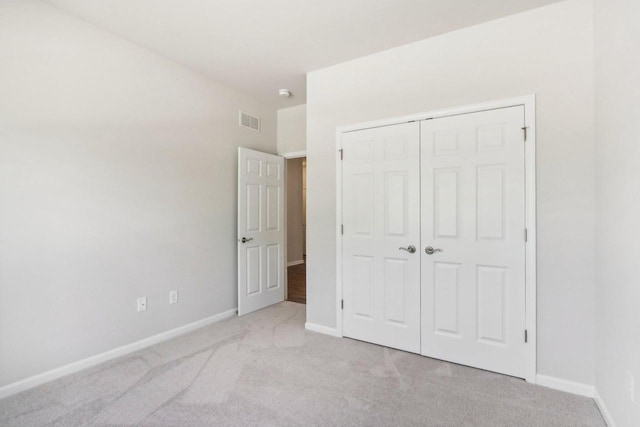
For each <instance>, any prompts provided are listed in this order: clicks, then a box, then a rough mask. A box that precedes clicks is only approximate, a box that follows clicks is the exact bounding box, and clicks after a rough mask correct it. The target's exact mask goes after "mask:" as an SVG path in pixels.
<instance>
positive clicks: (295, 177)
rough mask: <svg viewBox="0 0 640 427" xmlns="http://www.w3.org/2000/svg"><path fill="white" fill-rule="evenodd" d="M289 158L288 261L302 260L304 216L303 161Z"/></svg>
mask: <svg viewBox="0 0 640 427" xmlns="http://www.w3.org/2000/svg"><path fill="white" fill-rule="evenodd" d="M303 161H304V158H297V159H287V262H294V261H302V260H303V258H302V254H303V251H304V247H303V246H304V218H303V206H302V203H303V198H302V162H303Z"/></svg>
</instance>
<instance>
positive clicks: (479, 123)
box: [421, 106, 526, 377]
mask: <svg viewBox="0 0 640 427" xmlns="http://www.w3.org/2000/svg"><path fill="white" fill-rule="evenodd" d="M523 123H524V107H522V106H519V107H511V108H504V109H497V110H491V111H485V112H479V113H472V114H464V115H459V116H452V117H447V118H439V119H433V120H426V121H423V122H422V123H421V153H422V154H421V159H422V162H421V168H422V185H421V191H422V248H421V256H422V354H423V355H425V356H430V357H435V358H438V359H444V360H448V361H451V362H455V363H460V364H464V365H469V366H474V367H478V368H481V369H486V370H490V371H495V372H500V373H504V374H508V375H513V376H517V377H525V368H526V364H525V362H526V357H525V345H526V344H525V341H524V340H525V192H524V189H525V171H524V160H525V156H524V134H523V131H522V127H523V126H524V124H523ZM427 247H432V248H434V250H435V251H436V252H434V253H433V254H427V253H426V252H425V249H426V248H427Z"/></svg>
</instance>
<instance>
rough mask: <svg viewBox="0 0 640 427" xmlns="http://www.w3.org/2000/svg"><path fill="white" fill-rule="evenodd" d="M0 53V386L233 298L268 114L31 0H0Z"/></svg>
mask: <svg viewBox="0 0 640 427" xmlns="http://www.w3.org/2000/svg"><path fill="white" fill-rule="evenodd" d="M0 56H1V57H2V66H1V67H0V206H1V208H0V242H1V243H0V386H2V385H6V384H8V383H12V382H14V381H17V380H20V379H23V378H25V377H29V376H32V375H34V374H38V373H41V372H43V371H47V370H50V369H52V368H55V367H58V366H61V365H64V364H67V363H70V362H74V361H77V360H79V359H83V358H86V357H88V356H92V355H95V354H97V353H101V352H104V351H106V350H110V349H113V348H115V347H118V346H121V345H124V344H127V343H130V342H134V341H137V340H139V339H142V338H145V337H149V336H151V335H153V334H157V333H160V332H163V331H166V330H169V329H172V328H175V327H178V326H181V325H184V324H188V323H190V322H194V321H196V320H199V319H203V318H206V317H208V316H212V315H214V314H217V313H221V312H224V311H226V310H229V309H233V308H234V307H236V306H237V291H236V289H237V288H236V286H237V285H236V205H237V203H236V191H237V183H236V182H237V178H236V175H237V172H236V168H237V146H238V145H242V146H246V147H250V148H254V149H258V150H262V151H268V152H275V148H276V147H275V138H276V129H275V127H276V112H275V110H272V109H270V108H266V107H264V106H262V105H260V104H258V103H257V102H255V101H254V100H253V99H252V98H249V97H247V96H244V95H242V94H240V93H238V92H235V91H233V90H231V89H228V88H226V87H224V86H221V85H218V84H215V83H213V82H211V81H209V80H206V79H204V78H202V77H200V76H199V75H197V74H194V73H193V72H191V71H189V70H187V69H185V68H183V67H182V66H179V65H177V64H175V63H173V62H170V61H169V60H167V59H165V58H163V57H160V56H157V55H155V54H152V53H150V52H149V51H147V50H144V49H142V48H140V47H137V46H135V45H133V44H131V43H129V42H127V41H125V40H123V39H120V38H118V37H115V36H112V35H110V34H108V33H106V32H103V31H102V30H99V29H98V28H96V27H93V26H91V25H88V24H86V23H84V22H82V21H80V20H77V19H75V18H71V17H70V16H67V15H65V14H63V13H61V12H59V11H58V10H57V9H54V8H52V7H50V6H48V5H45V4H43V3H40V2H34V1H28V0H25V1H3V2H0ZM238 109H242V110H244V111H247V112H250V113H253V114H257V115H259V116H261V117H262V126H263V130H262V133H255V132H253V131H250V130H244V129H241V128H239V127H238V124H237V121H238ZM172 289H177V290H178V291H179V292H180V301H179V303H178V304H176V305H171V306H170V305H169V304H168V293H169V291H170V290H172ZM139 296H147V298H148V310H147V311H146V312H144V313H136V298H137V297H139Z"/></svg>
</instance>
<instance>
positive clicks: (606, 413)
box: [593, 388, 616, 427]
mask: <svg viewBox="0 0 640 427" xmlns="http://www.w3.org/2000/svg"><path fill="white" fill-rule="evenodd" d="M593 400H595V401H596V405H598V409H600V413H601V414H602V418H604V422H605V423H607V426H609V427H616V423H615V422H614V421H613V417H612V416H611V412H609V409H608V408H607V405H605V403H604V400H602V396H600V393H598V389H597V388H596V389H595V390H594V393H593Z"/></svg>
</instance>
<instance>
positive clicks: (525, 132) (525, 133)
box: [522, 126, 529, 141]
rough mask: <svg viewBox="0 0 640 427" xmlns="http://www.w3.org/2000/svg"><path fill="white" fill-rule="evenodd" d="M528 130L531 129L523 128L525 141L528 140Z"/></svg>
mask: <svg viewBox="0 0 640 427" xmlns="http://www.w3.org/2000/svg"><path fill="white" fill-rule="evenodd" d="M527 129H529V128H528V127H527V126H524V127H523V128H522V132H524V140H525V141H526V140H527Z"/></svg>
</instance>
